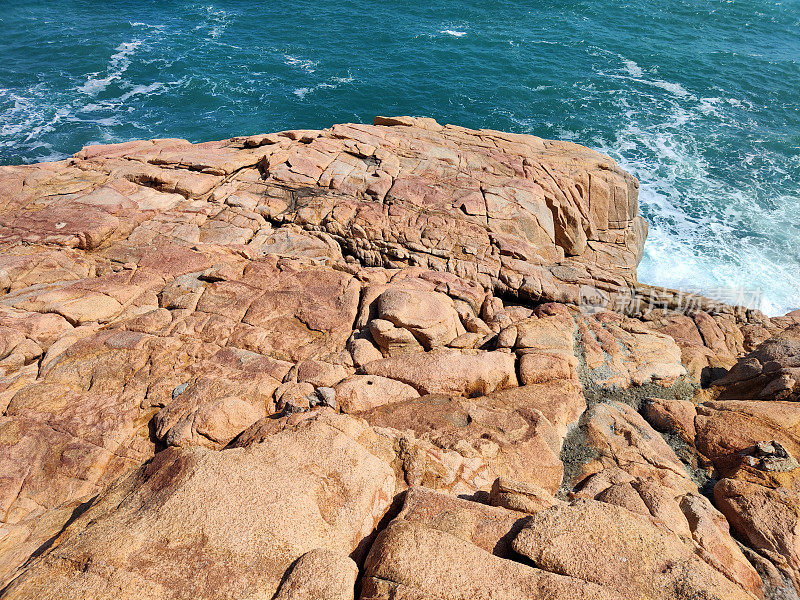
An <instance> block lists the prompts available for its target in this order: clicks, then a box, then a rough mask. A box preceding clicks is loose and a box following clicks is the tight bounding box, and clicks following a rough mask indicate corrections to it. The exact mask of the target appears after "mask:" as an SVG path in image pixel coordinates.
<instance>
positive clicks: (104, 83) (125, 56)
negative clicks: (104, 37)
mask: <svg viewBox="0 0 800 600" xmlns="http://www.w3.org/2000/svg"><path fill="white" fill-rule="evenodd" d="M141 45H142V40H140V39H135V40H131V41H130V42H122V43H121V44H120V45H119V46H117V47H116V48H115V50H116V52H115V53H114V54H112V55H111V57H110V58H109V59H108V66H107V67H106V70H105V73H104V74H103V76H102V77H100V76H99V75H100V73H99V72H97V73H92V74H90V75H89V77H88V78H87V79H86V83H84V84H83V85H81V86H79V87H78V91H79V92H81V93H83V94H87V95H89V96H92V97H96V96H97V95H98V94H99V93H100V92H102V91H103V90H105V89H106V88H107V87H108V86H109V85H110V84H111V83H112V82H113V81H119V80H120V79H121V78H122V75H123V74H124V73H125V71H127V70H128V67H129V66H130V65H131V59H130V56H131V55H132V54H133V53H134V52H136V50H137V49H138V48H139V47H140V46H141Z"/></svg>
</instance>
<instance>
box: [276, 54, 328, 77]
mask: <svg viewBox="0 0 800 600" xmlns="http://www.w3.org/2000/svg"><path fill="white" fill-rule="evenodd" d="M283 64H285V65H287V66H290V67H297V68H298V69H301V70H303V71H305V72H306V73H308V74H312V73H314V72H315V71H316V68H317V66H318V65H319V63H318V62H317V61H315V60H311V59H308V58H300V57H298V56H293V55H291V54H284V55H283Z"/></svg>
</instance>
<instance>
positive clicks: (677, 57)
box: [0, 0, 800, 315]
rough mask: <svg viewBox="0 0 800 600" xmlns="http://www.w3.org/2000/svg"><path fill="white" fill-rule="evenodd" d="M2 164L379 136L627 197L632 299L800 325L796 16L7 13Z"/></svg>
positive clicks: (174, 5)
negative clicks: (557, 143) (468, 145)
mask: <svg viewBox="0 0 800 600" xmlns="http://www.w3.org/2000/svg"><path fill="white" fill-rule="evenodd" d="M0 3H1V4H2V10H0V29H1V30H2V35H1V36H0V164H17V163H29V162H36V161H45V160H57V159H61V158H64V157H66V156H68V155H70V154H72V153H74V152H76V151H77V150H79V149H80V148H81V147H82V146H84V145H86V144H94V143H112V142H119V141H124V140H130V139H139V138H152V137H181V138H185V139H188V140H190V141H193V142H197V141H206V140H215V139H222V138H227V137H232V136H236V135H249V134H255V133H260V132H269V131H277V130H282V129H293V128H324V127H328V126H330V125H332V124H333V123H337V122H345V121H355V122H371V120H372V118H373V116H374V115H376V114H384V115H396V114H410V115H420V116H431V117H434V118H436V119H437V120H438V121H440V122H442V123H456V124H459V125H464V126H467V127H474V128H478V127H487V128H493V129H501V130H506V131H515V132H521V133H532V134H535V135H539V136H542V137H547V138H559V139H568V140H573V141H576V142H579V143H581V144H585V145H587V146H590V147H592V148H596V149H598V150H601V151H603V152H605V153H607V154H609V155H611V156H612V157H614V158H615V159H616V160H617V161H619V162H620V163H621V165H622V166H623V167H624V168H626V169H628V170H629V171H631V172H632V173H633V174H634V175H636V176H637V177H638V178H639V179H640V181H641V196H640V204H641V210H642V213H643V215H644V216H645V218H646V219H647V220H648V221H649V223H650V225H651V228H650V236H649V238H648V242H647V245H646V247H645V256H644V259H643V260H642V264H641V266H640V268H639V278H640V280H641V281H643V282H646V283H651V284H654V285H661V286H667V287H672V288H681V289H687V290H692V291H698V292H701V293H705V294H707V295H710V296H713V297H718V298H720V299H723V300H726V299H727V300H729V301H734V302H744V303H747V304H750V305H751V306H753V307H759V308H761V309H762V310H764V311H765V312H766V313H768V314H771V315H775V314H783V313H785V312H787V311H789V310H793V309H797V308H800V62H799V61H800V0H785V1H782V2H775V1H767V0H661V1H659V2H653V1H647V0H628V1H620V2H597V1H593V2H592V1H586V0H584V1H573V2H563V1H555V0H540V1H539V2H535V3H524V2H508V1H505V0H501V1H494V2H485V1H476V0H468V1H461V2H453V1H450V2H447V1H443V0H430V1H429V2H426V3H417V2H405V1H397V2H356V1H353V0H336V1H332V0H315V1H313V2H310V1H307V0H294V1H293V2H282V1H280V0H277V1H273V2H263V3H261V2H256V1H254V0H250V1H248V2H244V1H239V0H229V1H225V2H222V1H218V2H193V1H187V0H173V1H171V2H166V1H164V2H156V1H152V0H150V1H148V0H136V1H135V2H134V1H115V2H95V1H62V2H57V3H56V2H45V1H42V0H40V1H33V0H15V1H13V2H11V1H10V0H0Z"/></svg>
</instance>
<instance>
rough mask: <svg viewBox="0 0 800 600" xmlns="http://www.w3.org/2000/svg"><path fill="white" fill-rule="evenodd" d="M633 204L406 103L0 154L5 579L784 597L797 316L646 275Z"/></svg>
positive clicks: (539, 147)
mask: <svg viewBox="0 0 800 600" xmlns="http://www.w3.org/2000/svg"><path fill="white" fill-rule="evenodd" d="M637 197H638V182H637V181H636V180H635V179H634V178H633V177H631V176H630V175H629V174H627V173H625V172H624V171H623V170H621V169H620V168H619V167H618V166H617V165H616V164H615V163H614V162H613V161H612V160H611V159H610V158H608V157H606V156H603V155H601V154H599V153H597V152H594V151H592V150H589V149H587V148H584V147H582V146H578V145H576V144H572V143H569V142H554V141H549V140H542V139H539V138H536V137H533V136H526V135H517V134H508V133H502V132H497V131H488V130H469V129H465V128H462V127H457V126H452V125H440V124H438V123H436V122H435V121H433V120H431V119H420V118H411V117H391V118H389V117H378V118H376V120H375V124H374V125H361V124H342V125H334V126H333V127H331V128H329V129H326V130H321V131H310V130H303V131H286V132H279V133H273V134H265V135H257V136H250V137H246V138H245V137H243V138H233V139H231V140H225V141H221V142H208V143H203V144H189V143H188V142H186V141H184V140H152V141H141V142H129V143H125V144H115V145H111V146H90V147H87V148H85V149H83V150H81V151H80V152H78V153H77V154H75V155H74V156H73V157H72V158H71V159H68V160H66V161H61V162H58V163H44V164H39V165H28V166H19V167H0V411H1V412H0V598H3V599H5V598H31V597H41V598H63V597H67V596H80V597H84V598H98V599H100V598H125V597H134V596H135V597H136V598H151V599H153V600H156V599H161V598H165V597H171V598H193V599H196V598H209V599H211V598H223V597H241V598H253V599H255V598H273V597H275V598H282V599H289V598H312V597H313V598H331V599H337V600H338V599H343V598H351V599H354V598H355V596H356V594H360V597H361V598H362V599H363V600H368V599H370V598H372V599H378V598H409V599H411V598H441V599H442V600H456V599H462V598H463V599H466V598H487V599H488V598H516V597H520V595H524V596H525V597H530V598H548V597H555V596H558V597H559V598H622V597H626V598H627V597H631V594H633V595H634V596H635V597H637V598H647V599H651V598H652V599H653V600H655V598H676V599H677V598H681V599H683V598H685V599H687V600H688V599H689V598H699V597H704V598H720V599H722V598H725V599H728V598H743V599H744V598H750V599H751V600H752V599H753V598H756V599H759V600H760V599H762V598H764V599H765V600H772V599H774V598H793V597H794V598H796V597H797V592H798V590H800V583H798V582H800V575H798V573H800V567H799V566H798V565H800V562H798V552H797V543H796V542H797V540H796V539H795V537H794V529H795V528H796V527H795V526H796V524H797V521H798V518H800V517H798V515H800V512H798V506H800V487H798V484H797V478H798V476H800V475H798V473H800V470H799V469H798V466H797V465H798V462H797V460H798V459H800V437H798V431H797V429H798V423H800V413H798V409H797V407H796V405H797V403H796V402H795V401H796V400H797V391H798V386H797V385H796V383H797V381H798V377H797V369H798V368H800V365H798V364H797V355H798V352H797V350H798V348H797V339H796V338H797V331H798V327H800V314H796V313H791V314H789V315H786V316H785V317H776V318H768V317H765V316H764V315H761V314H760V313H758V312H757V311H750V310H745V309H742V308H741V307H728V306H725V305H722V304H719V303H714V302H713V301H710V300H708V299H703V298H700V297H696V296H692V295H683V294H681V293H680V292H676V291H671V290H657V289H655V288H651V287H649V286H645V285H642V284H639V283H638V282H637V280H636V265H637V264H638V261H639V259H640V258H641V250H642V246H643V244H644V239H645V236H646V229H647V227H646V224H645V223H644V221H643V219H642V218H641V217H640V216H639V214H638V204H637ZM622 300H624V302H623V301H622ZM597 557H606V559H604V560H598V558H597ZM622 559H625V560H622ZM659 590H663V591H659ZM792 594H794V595H792Z"/></svg>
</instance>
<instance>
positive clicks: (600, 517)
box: [513, 500, 754, 600]
mask: <svg viewBox="0 0 800 600" xmlns="http://www.w3.org/2000/svg"><path fill="white" fill-rule="evenodd" d="M589 541H590V543H587V542H589ZM513 547H514V549H515V550H516V551H517V552H519V553H521V554H523V555H525V556H527V557H528V558H530V559H531V560H532V561H533V564H535V565H536V566H537V567H539V568H541V569H547V570H549V571H554V572H556V573H562V574H564V575H569V576H571V577H575V578H578V579H583V580H585V581H590V582H593V583H596V584H598V585H602V586H604V587H606V588H609V589H611V590H616V591H617V592H618V593H619V594H620V595H623V596H624V597H626V598H637V599H641V600H665V599H674V600H695V599H697V598H707V599H708V600H734V599H741V600H745V599H749V600H752V599H753V598H754V596H752V595H751V594H750V593H748V592H746V591H745V590H744V589H742V588H741V587H740V586H738V585H736V584H735V583H733V582H732V581H731V580H729V579H728V578H727V577H725V576H724V575H723V574H722V573H720V572H719V571H717V570H715V569H713V568H712V567H710V566H709V565H708V564H706V563H705V562H704V561H703V560H701V559H700V558H699V557H698V556H697V555H696V554H695V553H694V552H693V549H692V548H691V546H688V545H686V544H684V543H682V542H681V540H680V539H679V538H678V537H677V536H675V535H673V534H671V533H668V532H666V531H664V530H662V529H661V528H659V527H658V526H657V525H656V524H655V523H654V522H653V521H652V519H648V518H647V517H644V516H640V515H637V514H635V513H632V512H630V511H629V510H627V509H624V508H621V507H618V506H612V505H610V504H606V503H602V502H595V501H591V500H578V501H575V502H574V503H572V504H570V505H556V506H553V507H551V508H549V509H546V510H543V511H540V512H538V513H536V514H534V515H532V516H531V518H530V520H529V521H528V522H527V524H526V525H525V526H524V527H523V529H522V530H521V531H520V533H519V534H518V535H517V537H516V538H515V539H514V542H513Z"/></svg>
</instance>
